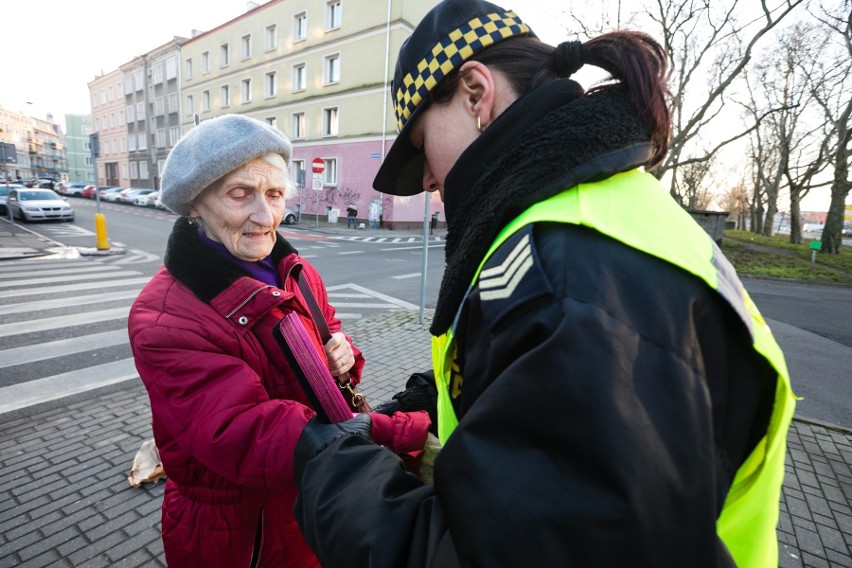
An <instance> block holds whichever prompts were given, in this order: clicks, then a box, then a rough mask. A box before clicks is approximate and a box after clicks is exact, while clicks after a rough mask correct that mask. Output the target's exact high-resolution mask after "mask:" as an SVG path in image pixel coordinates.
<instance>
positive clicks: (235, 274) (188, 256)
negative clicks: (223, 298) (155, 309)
mask: <svg viewBox="0 0 852 568" xmlns="http://www.w3.org/2000/svg"><path fill="white" fill-rule="evenodd" d="M195 230H196V228H195V226H193V225H190V224H189V221H188V219H187V218H186V217H179V218H178V220H177V221H175V224H174V227H172V233H171V235H169V242H168V245H166V255H165V259H164V263H165V265H166V269H167V270H168V271H169V272H170V273H171V274H172V276H174V277H175V278H177V279H178V280H179V281H180V282H181V283H182V284H184V285H185V286H186V287H187V288H189V289H190V290H192V293H193V294H195V295H196V296H197V297H198V298H199V299H200V300H201V301H203V302H205V303H208V304H209V303H210V301H211V300H213V298H215V297H216V296H218V295H219V294H220V293H221V292H222V291H224V290H225V289H226V288H227V287H228V286H230V285H231V284H232V283H233V282H234V281H236V280H237V279H239V278H241V277H243V276H249V274H248V272H246V271H245V269H243V268H242V267H240V266H239V265H237V264H236V263H233V262H228V260H227V259H226V258H225V257H223V256H222V255H221V254H219V253H218V252H216V251H215V250H213V249H211V248H210V247H209V246H207V245H206V244H204V242H202V241H201V239H200V238H198V235H197V234H196V232H195ZM294 253H296V249H295V248H293V245H291V244H290V243H289V242H288V241H287V240H286V239H284V238H283V237H282V236H281V235H278V236H277V238H276V239H275V246H274V247H273V248H272V255H271V256H272V261H273V264H275V266H278V263H279V262H281V260H282V259H284V258H285V257H287V256H288V255H290V254H294Z"/></svg>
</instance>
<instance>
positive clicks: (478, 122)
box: [476, 116, 482, 132]
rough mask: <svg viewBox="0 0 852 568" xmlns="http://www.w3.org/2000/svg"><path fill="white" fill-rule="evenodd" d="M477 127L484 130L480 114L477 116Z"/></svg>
mask: <svg viewBox="0 0 852 568" xmlns="http://www.w3.org/2000/svg"><path fill="white" fill-rule="evenodd" d="M476 129H477V130H479V131H480V132H482V120H481V119H480V118H479V116H477V117H476Z"/></svg>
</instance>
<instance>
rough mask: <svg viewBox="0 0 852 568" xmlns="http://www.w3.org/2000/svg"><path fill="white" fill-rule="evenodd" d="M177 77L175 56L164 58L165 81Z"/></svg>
mask: <svg viewBox="0 0 852 568" xmlns="http://www.w3.org/2000/svg"><path fill="white" fill-rule="evenodd" d="M172 79H177V56H176V55H175V56H172V57H169V58H168V59H166V81H171V80H172Z"/></svg>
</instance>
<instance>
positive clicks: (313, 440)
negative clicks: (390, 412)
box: [293, 414, 373, 487]
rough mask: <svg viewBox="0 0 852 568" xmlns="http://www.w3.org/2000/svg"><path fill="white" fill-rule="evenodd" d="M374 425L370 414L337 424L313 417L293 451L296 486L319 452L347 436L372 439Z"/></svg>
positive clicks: (360, 415) (299, 483)
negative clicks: (371, 432) (309, 463)
mask: <svg viewBox="0 0 852 568" xmlns="http://www.w3.org/2000/svg"><path fill="white" fill-rule="evenodd" d="M372 426H373V420H372V419H371V418H370V415H369V414H358V415H356V416H355V418H353V419H352V420H347V421H346V422H338V423H337V424H328V423H325V422H319V421H318V420H317V419H316V417H314V418H311V420H310V422H308V423H307V424H306V425H305V427H304V429H303V430H302V434H301V435H300V436H299V441H298V442H296V450H295V451H294V452H293V477H294V478H295V480H296V487H299V485H301V483H302V475H304V473H305V467H306V466H307V465H308V462H309V461H311V460H312V459H313V458H314V457H316V455H317V454H318V453H320V452H321V451H323V450H324V449H326V448H327V447H328V446H330V445H331V444H332V442H334V441H335V440H338V439H340V438H343V437H345V436H362V437H363V438H364V439H366V440H370V441H372V437H371V436H370V430H371V429H372Z"/></svg>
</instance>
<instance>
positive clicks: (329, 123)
mask: <svg viewBox="0 0 852 568" xmlns="http://www.w3.org/2000/svg"><path fill="white" fill-rule="evenodd" d="M332 127H333V128H332ZM339 134H340V107H339V106H338V105H335V106H330V107H324V108H323V109H322V135H323V138H329V137H332V136H338V135H339Z"/></svg>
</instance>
